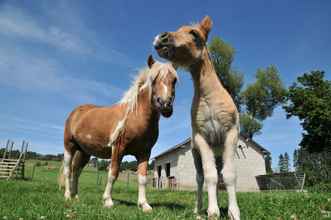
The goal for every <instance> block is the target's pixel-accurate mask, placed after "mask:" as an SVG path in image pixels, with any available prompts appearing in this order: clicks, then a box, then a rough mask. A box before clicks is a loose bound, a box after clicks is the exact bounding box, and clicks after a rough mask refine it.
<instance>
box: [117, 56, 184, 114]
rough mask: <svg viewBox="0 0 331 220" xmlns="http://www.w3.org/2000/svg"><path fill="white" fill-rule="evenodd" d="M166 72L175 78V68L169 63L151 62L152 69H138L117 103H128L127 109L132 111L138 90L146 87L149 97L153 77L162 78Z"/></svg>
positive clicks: (134, 107)
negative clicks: (129, 85)
mask: <svg viewBox="0 0 331 220" xmlns="http://www.w3.org/2000/svg"><path fill="white" fill-rule="evenodd" d="M168 73H170V74H173V75H174V76H175V77H176V78H178V76H177V73H176V70H175V69H174V68H173V66H172V65H171V64H169V63H159V62H156V63H154V64H153V68H152V69H149V68H147V67H146V68H144V69H142V70H140V71H139V73H138V75H137V77H136V78H135V80H134V81H133V83H132V86H131V87H130V89H129V90H128V91H126V92H125V93H124V95H123V97H122V99H121V100H120V102H119V103H122V104H124V103H126V104H128V110H129V111H130V112H132V111H134V110H135V109H136V106H137V102H138V95H139V92H140V91H142V90H144V89H146V88H147V89H148V91H149V95H150V97H151V96H152V82H153V81H154V79H156V78H157V77H161V79H164V78H165V77H166V76H167V74H168Z"/></svg>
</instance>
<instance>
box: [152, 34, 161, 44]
mask: <svg viewBox="0 0 331 220" xmlns="http://www.w3.org/2000/svg"><path fill="white" fill-rule="evenodd" d="M159 38H160V37H159V35H156V36H155V38H154V41H153V46H155V45H156V44H157V42H158V41H159Z"/></svg>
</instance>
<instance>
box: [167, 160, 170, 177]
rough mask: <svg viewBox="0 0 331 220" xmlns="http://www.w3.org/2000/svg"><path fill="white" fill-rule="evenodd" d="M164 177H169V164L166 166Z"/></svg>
mask: <svg viewBox="0 0 331 220" xmlns="http://www.w3.org/2000/svg"><path fill="white" fill-rule="evenodd" d="M166 175H167V177H169V176H170V163H167V164H166Z"/></svg>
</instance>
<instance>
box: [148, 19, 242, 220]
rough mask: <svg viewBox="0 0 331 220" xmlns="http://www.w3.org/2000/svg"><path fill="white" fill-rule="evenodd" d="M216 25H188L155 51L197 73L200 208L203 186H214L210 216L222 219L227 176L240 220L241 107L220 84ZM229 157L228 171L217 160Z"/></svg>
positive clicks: (159, 40) (232, 208)
mask: <svg viewBox="0 0 331 220" xmlns="http://www.w3.org/2000/svg"><path fill="white" fill-rule="evenodd" d="M211 27H212V21H211V19H210V17H208V16H207V17H205V18H204V19H203V20H202V21H201V22H200V23H199V24H196V25H192V26H182V27H180V28H179V29H178V30H177V31H175V32H164V33H161V34H160V35H158V36H156V38H155V40H154V47H155V49H156V50H157V51H158V54H159V55H160V56H161V57H163V58H166V59H168V60H170V61H171V62H173V63H174V65H175V66H180V67H184V68H185V69H187V70H189V71H190V72H191V75H192V78H193V81H194V88H195V93H194V98H193V104H192V111H191V113H192V153H193V157H194V162H195V167H196V170H197V178H196V179H197V184H198V190H197V207H196V210H197V212H199V211H200V210H201V208H202V190H203V183H204V180H206V184H207V187H208V216H210V217H213V216H216V217H218V216H219V215H220V211H219V207H218V203H217V183H218V174H219V173H220V172H221V173H222V174H223V180H224V182H225V184H226V188H227V192H228V194H229V209H228V214H229V217H230V218H231V219H235V220H238V219H240V212H239V208H238V205H237V199H236V190H235V184H236V173H235V165H234V154H235V149H236V147H237V142H238V135H239V114H238V111H237V108H236V106H235V104H234V102H233V100H232V98H231V96H230V95H229V93H228V92H227V91H226V90H225V89H224V87H223V86H222V83H221V82H220V81H219V79H218V77H217V75H216V72H215V69H214V66H213V64H212V61H211V60H210V57H209V54H208V50H207V46H206V42H207V38H208V33H209V31H210V29H211ZM221 155H222V156H223V169H222V171H221V170H217V169H219V167H222V166H217V165H216V157H219V156H221Z"/></svg>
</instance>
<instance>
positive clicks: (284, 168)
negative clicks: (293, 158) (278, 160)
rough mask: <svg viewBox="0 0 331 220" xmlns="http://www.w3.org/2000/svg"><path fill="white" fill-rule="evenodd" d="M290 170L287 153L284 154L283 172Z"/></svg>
mask: <svg viewBox="0 0 331 220" xmlns="http://www.w3.org/2000/svg"><path fill="white" fill-rule="evenodd" d="M289 170H290V157H289V156H288V153H287V152H285V154H284V163H283V171H284V172H288V171H289Z"/></svg>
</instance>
